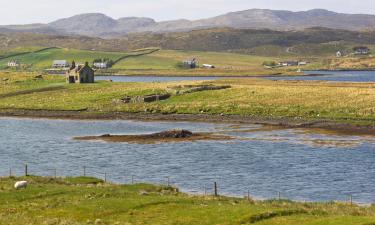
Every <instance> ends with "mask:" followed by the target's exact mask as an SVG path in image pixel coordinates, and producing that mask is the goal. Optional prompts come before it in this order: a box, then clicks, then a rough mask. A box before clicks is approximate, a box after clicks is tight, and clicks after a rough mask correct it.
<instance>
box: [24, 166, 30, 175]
mask: <svg viewBox="0 0 375 225" xmlns="http://www.w3.org/2000/svg"><path fill="white" fill-rule="evenodd" d="M27 176H29V172H28V169H27V164H25V177H27Z"/></svg>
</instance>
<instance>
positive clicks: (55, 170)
mask: <svg viewBox="0 0 375 225" xmlns="http://www.w3.org/2000/svg"><path fill="white" fill-rule="evenodd" d="M54 172H55V174H54V175H55V179H56V178H57V169H56V168H55V169H54Z"/></svg>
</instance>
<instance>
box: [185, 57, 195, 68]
mask: <svg viewBox="0 0 375 225" xmlns="http://www.w3.org/2000/svg"><path fill="white" fill-rule="evenodd" d="M183 64H184V67H185V68H188V69H195V68H198V67H199V63H198V60H197V59H196V58H193V59H191V60H186V61H184V62H183Z"/></svg>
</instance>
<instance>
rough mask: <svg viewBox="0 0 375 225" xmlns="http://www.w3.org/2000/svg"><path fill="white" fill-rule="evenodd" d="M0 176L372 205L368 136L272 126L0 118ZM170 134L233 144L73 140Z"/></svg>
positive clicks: (373, 173) (374, 149) (372, 148)
mask: <svg viewBox="0 0 375 225" xmlns="http://www.w3.org/2000/svg"><path fill="white" fill-rule="evenodd" d="M0 127H1V128H2V129H0V144H1V145H0V146H1V147H0V174H1V175H7V174H8V171H9V168H10V167H12V170H13V172H15V173H16V174H18V175H21V174H22V172H23V165H24V163H28V164H29V170H30V172H31V173H34V174H38V175H52V174H53V171H52V170H51V169H54V168H56V169H57V171H58V174H59V175H70V176H77V175H81V174H82V167H83V166H87V174H88V175H94V176H98V177H103V176H104V173H107V174H108V178H109V179H110V180H111V181H114V182H119V183H124V182H130V181H131V177H132V175H134V176H135V179H136V181H143V182H156V183H165V182H166V177H169V178H170V181H171V182H172V183H173V184H175V185H177V186H179V187H180V188H181V189H182V190H184V191H190V192H194V193H202V192H203V191H204V188H205V187H206V188H207V190H208V191H212V186H213V185H212V184H213V182H215V181H216V182H218V183H219V188H220V189H219V190H220V193H226V194H231V195H238V196H242V195H243V194H244V193H246V192H247V191H248V190H250V192H251V194H252V195H253V196H255V197H257V198H260V199H265V198H274V197H276V195H277V192H279V191H280V192H282V195H283V196H285V197H288V198H291V199H295V200H308V201H330V200H345V199H346V198H347V195H349V194H352V195H353V196H354V199H355V200H356V201H358V202H362V203H370V202H375V192H374V191H373V187H374V186H375V164H374V163H373V162H374V160H375V145H374V143H375V138H374V137H371V136H355V135H338V134H330V133H324V132H320V131H317V130H316V131H311V130H301V129H274V128H270V127H263V126H259V125H249V126H238V125H230V124H229V125H218V124H206V123H190V122H181V123H177V122H173V123H172V122H171V123H169V122H136V121H70V120H41V119H38V120H35V119H12V118H2V119H0ZM171 129H187V130H191V131H193V132H197V131H199V132H212V131H213V132H219V133H220V134H228V135H234V136H236V137H237V139H236V140H231V141H229V142H225V141H217V142H216V141H198V142H187V143H161V144H150V145H141V144H129V143H105V142H90V141H89V142H87V141H75V140H73V137H76V136H90V135H102V134H108V133H110V134H145V133H154V132H159V131H163V130H171Z"/></svg>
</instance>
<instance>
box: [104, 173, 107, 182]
mask: <svg viewBox="0 0 375 225" xmlns="http://www.w3.org/2000/svg"><path fill="white" fill-rule="evenodd" d="M104 183H107V173H104Z"/></svg>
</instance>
